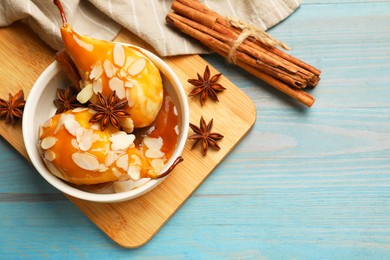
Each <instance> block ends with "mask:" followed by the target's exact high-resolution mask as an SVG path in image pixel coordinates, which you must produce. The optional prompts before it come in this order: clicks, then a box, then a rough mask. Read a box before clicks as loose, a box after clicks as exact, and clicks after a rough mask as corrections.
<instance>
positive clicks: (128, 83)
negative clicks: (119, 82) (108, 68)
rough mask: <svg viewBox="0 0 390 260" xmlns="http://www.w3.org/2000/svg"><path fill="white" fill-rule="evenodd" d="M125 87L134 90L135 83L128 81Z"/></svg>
mask: <svg viewBox="0 0 390 260" xmlns="http://www.w3.org/2000/svg"><path fill="white" fill-rule="evenodd" d="M125 87H126V88H132V87H134V83H133V82H130V81H128V80H127V81H126V82H125Z"/></svg>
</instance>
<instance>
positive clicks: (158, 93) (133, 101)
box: [54, 1, 163, 128]
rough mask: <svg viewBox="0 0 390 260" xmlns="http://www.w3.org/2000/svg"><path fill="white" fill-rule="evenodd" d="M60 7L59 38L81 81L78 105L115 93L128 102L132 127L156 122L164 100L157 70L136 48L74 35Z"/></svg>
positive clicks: (56, 2)
mask: <svg viewBox="0 0 390 260" xmlns="http://www.w3.org/2000/svg"><path fill="white" fill-rule="evenodd" d="M54 3H55V4H56V5H57V6H58V7H59V9H60V12H61V15H62V20H63V26H62V27H61V36H62V39H63V42H64V45H65V48H66V49H67V51H68V53H69V55H70V56H71V58H72V60H73V62H74V63H75V65H76V67H77V69H78V71H79V73H80V75H81V78H82V81H83V82H82V84H81V87H82V90H81V91H80V93H79V95H78V100H79V101H80V102H81V103H86V102H87V101H91V102H92V103H95V102H96V101H97V98H96V96H97V93H98V92H100V93H102V94H103V95H105V96H109V95H110V94H111V92H112V91H114V90H115V91H116V94H117V96H118V97H119V98H120V99H125V98H126V99H127V100H128V105H127V107H126V108H125V110H126V112H128V113H129V114H130V117H131V119H132V120H133V123H134V127H135V128H140V127H145V126H148V125H150V124H151V123H152V122H153V121H154V119H155V118H156V116H157V114H158V112H159V110H160V108H161V105H162V100H163V85H162V79H161V75H160V72H159V70H158V68H157V67H156V66H155V65H154V64H153V63H152V62H151V61H150V60H149V59H148V58H147V57H146V56H145V55H144V54H143V53H142V52H141V51H140V50H139V49H138V48H136V47H132V46H128V45H123V44H120V43H114V42H108V41H104V40H98V39H94V38H91V37H88V36H84V35H80V34H78V33H76V32H75V31H74V30H73V29H72V28H71V26H70V25H69V23H68V22H67V21H66V18H65V15H64V13H63V10H62V7H61V4H60V3H59V1H54Z"/></svg>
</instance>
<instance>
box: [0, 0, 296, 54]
mask: <svg viewBox="0 0 390 260" xmlns="http://www.w3.org/2000/svg"><path fill="white" fill-rule="evenodd" d="M0 2H1V3H0V26H7V25H10V24H12V23H13V22H15V21H18V20H22V21H23V22H24V23H26V24H28V25H29V26H30V27H31V28H32V30H34V31H35V32H36V33H37V34H38V35H39V37H40V38H41V39H42V40H43V41H45V42H46V43H47V44H48V45H50V46H51V47H52V48H53V49H56V50H59V49H61V48H63V45H62V41H61V38H60V31H59V28H60V27H61V24H62V23H61V17H60V14H59V11H58V10H57V7H56V6H55V5H54V4H53V1H52V0H0ZM61 2H62V6H63V7H64V9H65V13H66V16H67V19H68V22H69V23H70V24H71V26H72V27H73V28H74V29H75V30H76V31H77V32H79V33H81V34H85V35H89V36H91V37H94V38H98V39H104V40H109V41H111V40H113V39H114V38H115V36H116V35H117V34H118V33H119V31H120V30H121V28H122V27H125V28H126V29H128V30H130V31H131V32H133V33H134V34H136V35H138V36H139V37H140V38H141V39H143V40H144V41H146V42H147V43H149V44H150V45H151V46H152V47H153V48H154V49H155V50H156V51H157V52H158V53H159V55H161V56H170V55H180V54H193V53H206V52H208V50H207V49H205V48H204V47H203V46H201V45H200V44H199V43H197V41H195V40H193V39H191V38H189V37H183V35H182V34H179V33H178V32H177V31H176V30H174V29H173V28H171V27H169V26H168V25H167V24H166V23H165V16H166V14H167V13H168V12H169V11H170V10H171V8H170V7H171V4H172V0H89V1H86V0H62V1H61ZM201 2H202V3H204V4H205V5H206V6H208V7H210V8H211V9H213V10H215V11H217V12H218V13H220V14H221V15H224V16H230V17H236V18H239V19H240V20H243V21H245V22H248V23H250V24H252V25H255V26H257V27H259V28H260V29H263V30H266V29H268V28H270V27H272V26H273V25H275V24H277V23H279V22H280V21H282V20H283V19H285V18H286V17H287V16H289V15H290V14H291V13H292V12H293V11H294V10H295V9H296V8H297V7H298V6H299V5H300V2H301V0H202V1H201Z"/></svg>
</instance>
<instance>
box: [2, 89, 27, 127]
mask: <svg viewBox="0 0 390 260" xmlns="http://www.w3.org/2000/svg"><path fill="white" fill-rule="evenodd" d="M8 95H9V97H8V101H5V100H4V99H0V116H1V117H3V116H5V123H7V124H8V123H11V124H14V123H15V120H16V119H17V118H22V116H23V109H24V104H25V103H26V101H25V100H24V93H23V90H20V91H19V92H18V93H16V94H15V96H12V95H11V94H8Z"/></svg>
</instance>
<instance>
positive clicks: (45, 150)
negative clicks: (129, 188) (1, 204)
mask: <svg viewBox="0 0 390 260" xmlns="http://www.w3.org/2000/svg"><path fill="white" fill-rule="evenodd" d="M93 113H95V111H93V110H91V109H88V108H75V109H73V110H68V111H66V112H64V113H61V114H57V115H55V116H53V117H52V118H50V119H48V120H47V121H46V122H45V123H44V124H43V125H42V126H41V130H40V137H39V150H40V153H41V156H42V158H43V161H44V163H45V164H46V166H47V168H48V169H49V170H50V172H51V173H52V174H54V175H55V176H57V177H59V178H61V179H64V180H66V181H68V182H71V183H74V184H78V185H84V184H85V185H90V184H99V183H106V182H112V181H122V180H133V181H136V180H139V179H140V178H155V177H156V176H157V173H158V172H160V171H161V170H162V168H163V166H164V165H165V162H166V160H167V159H166V157H165V154H164V153H163V152H162V151H161V150H160V149H161V148H160V146H159V145H160V144H159V140H160V139H156V138H150V137H145V138H144V139H143V142H144V143H145V144H144V146H145V148H144V150H145V155H144V154H143V152H142V151H141V150H140V149H139V147H136V146H135V144H134V140H135V136H134V135H133V134H127V133H125V132H123V131H113V130H114V129H113V128H107V129H106V130H104V131H101V130H100V127H99V125H98V124H91V123H89V118H90V117H91V115H92V114H93ZM148 145H149V146H150V148H148ZM146 156H149V157H146Z"/></svg>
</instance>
